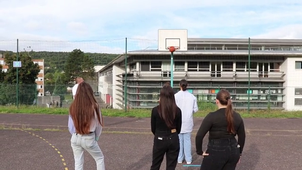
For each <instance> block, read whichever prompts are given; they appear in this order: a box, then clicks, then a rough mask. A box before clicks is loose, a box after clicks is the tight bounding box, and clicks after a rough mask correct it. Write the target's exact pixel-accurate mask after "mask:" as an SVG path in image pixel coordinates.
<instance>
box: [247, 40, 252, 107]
mask: <svg viewBox="0 0 302 170" xmlns="http://www.w3.org/2000/svg"><path fill="white" fill-rule="evenodd" d="M248 43H249V45H248V70H249V72H248V91H247V92H248V93H247V96H248V97H247V100H248V101H247V112H248V113H250V89H251V38H250V37H249V40H248Z"/></svg>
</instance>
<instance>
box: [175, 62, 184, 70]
mask: <svg viewBox="0 0 302 170" xmlns="http://www.w3.org/2000/svg"><path fill="white" fill-rule="evenodd" d="M175 71H185V62H175Z"/></svg>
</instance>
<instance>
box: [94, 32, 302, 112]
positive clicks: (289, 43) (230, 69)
mask: <svg viewBox="0 0 302 170" xmlns="http://www.w3.org/2000/svg"><path fill="white" fill-rule="evenodd" d="M173 31H175V30H172V33H173ZM176 31H177V30H176ZM181 31H183V30H181ZM168 32H169V30H168ZM163 33H164V34H165V33H167V30H165V32H161V34H163ZM166 35H167V36H166V37H165V35H161V36H160V37H159V41H161V42H162V41H165V42H166V44H165V45H162V44H163V43H159V44H161V45H159V47H158V49H157V50H141V51H130V52H128V53H127V55H120V56H118V57H117V58H116V59H115V60H113V61H112V62H111V63H109V64H108V65H106V66H105V67H104V68H102V69H101V70H100V71H99V92H100V94H101V96H102V98H103V100H104V101H106V102H107V104H110V105H112V107H113V108H117V109H123V108H124V107H125V105H124V102H125V97H126V98H127V106H128V107H130V108H152V107H154V106H155V105H157V103H158V95H159V91H160V89H161V88H162V86H163V84H164V83H166V82H170V81H171V75H173V88H174V89H175V91H177V90H179V87H178V83H179V81H180V80H181V79H186V80H187V81H188V82H189V86H188V88H189V89H188V90H189V91H190V92H192V93H193V94H194V95H195V96H196V97H197V99H198V100H199V101H204V102H213V103H214V99H215V97H216V93H217V92H218V91H219V89H222V88H224V89H227V90H228V91H229V92H230V93H231V96H232V102H233V106H234V107H235V108H236V109H247V108H248V107H250V108H251V109H268V108H270V109H285V110H302V76H301V73H302V40H298V39H250V41H249V40H248V39H231V38H225V39H220V38H217V39H212V38H187V37H184V36H183V35H180V34H177V32H176V34H175V36H173V35H171V33H170V34H166ZM177 36H179V37H177ZM171 37H172V38H171ZM169 39H171V40H172V39H173V40H172V41H171V44H173V43H174V44H173V45H175V46H177V47H178V48H179V50H176V51H175V52H174V53H173V60H174V61H173V67H172V69H173V74H172V72H171V53H170V52H169V51H168V50H167V48H168V47H169V46H170V45H171V44H167V42H169V41H167V40H169ZM184 40H185V41H186V43H185V45H184V44H183V41H184ZM180 42H182V43H180ZM161 46H164V47H161ZM181 46H182V47H183V46H185V48H182V47H181ZM125 57H127V66H126V70H127V75H126V74H125ZM124 85H126V88H125V86H124Z"/></svg>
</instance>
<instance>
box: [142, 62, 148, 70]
mask: <svg viewBox="0 0 302 170" xmlns="http://www.w3.org/2000/svg"><path fill="white" fill-rule="evenodd" d="M141 71H150V65H149V62H141Z"/></svg>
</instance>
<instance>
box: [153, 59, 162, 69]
mask: <svg viewBox="0 0 302 170" xmlns="http://www.w3.org/2000/svg"><path fill="white" fill-rule="evenodd" d="M151 71H161V62H160V61H152V62H151Z"/></svg>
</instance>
